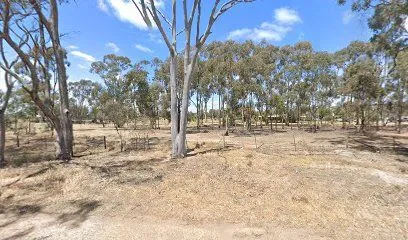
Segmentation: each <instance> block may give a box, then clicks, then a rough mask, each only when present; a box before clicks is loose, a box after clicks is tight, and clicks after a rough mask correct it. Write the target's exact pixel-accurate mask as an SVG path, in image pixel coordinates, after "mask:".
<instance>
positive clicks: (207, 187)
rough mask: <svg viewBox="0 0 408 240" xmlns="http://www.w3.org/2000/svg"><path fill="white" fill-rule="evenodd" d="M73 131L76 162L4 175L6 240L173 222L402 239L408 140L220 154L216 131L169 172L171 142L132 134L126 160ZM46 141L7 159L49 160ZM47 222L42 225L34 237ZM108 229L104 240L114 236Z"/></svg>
mask: <svg viewBox="0 0 408 240" xmlns="http://www.w3.org/2000/svg"><path fill="white" fill-rule="evenodd" d="M75 130H76V132H75V133H76V145H75V150H76V155H78V156H80V157H77V158H75V159H74V160H73V161H72V162H71V163H69V164H61V163H59V162H56V161H48V160H47V161H45V160H40V161H35V162H36V163H32V162H33V161H27V162H31V163H25V164H23V165H22V167H9V168H6V169H2V170H0V189H1V192H0V219H1V220H0V235H1V236H12V235H13V234H15V231H16V230H19V231H17V232H18V233H21V234H20V235H18V237H23V238H24V237H25V238H28V239H31V238H33V237H45V236H48V235H47V234H49V235H50V236H51V238H52V239H55V238H56V239H59V238H61V239H67V238H63V237H62V236H67V235H62V233H61V232H58V231H57V230H56V229H60V228H64V229H68V230H67V231H68V233H64V234H73V235H72V236H76V237H77V238H84V237H85V235H84V234H86V233H87V232H89V231H90V229H89V228H92V226H93V225H92V224H94V225H95V224H96V223H98V222H101V221H102V219H108V220H106V222H103V223H104V224H107V225H112V226H116V225H115V224H114V223H110V220H109V219H116V220H118V221H119V223H121V222H123V224H125V223H128V222H131V224H136V225H137V224H142V223H143V221H146V220H145V219H143V220H141V219H140V217H141V216H145V217H150V218H153V219H155V220H154V221H153V223H155V224H156V223H157V221H159V220H160V221H163V220H165V221H169V220H171V221H176V222H177V224H179V225H180V224H181V227H180V229H184V230H186V229H189V226H207V225H209V224H210V225H211V226H225V225H228V226H240V227H234V235H233V236H234V238H265V239H268V238H273V237H271V236H277V235H273V234H274V233H275V234H276V232H277V231H278V232H279V234H278V236H280V238H283V239H285V238H286V239H298V238H307V239H323V238H326V239H358V238H360V239H407V238H408V173H407V170H406V169H407V168H408V157H407V152H404V151H406V150H407V147H408V145H407V138H406V137H404V136H403V137H400V138H397V139H393V138H392V137H391V139H392V141H388V140H387V138H388V137H387V136H388V135H387V133H384V132H383V133H381V134H380V135H379V136H363V135H355V134H351V133H350V132H341V131H323V132H319V133H316V134H312V133H306V132H303V131H288V132H281V133H271V134H269V133H268V132H267V131H257V132H255V134H247V133H245V132H242V131H238V130H237V131H234V132H233V133H232V134H230V136H228V137H226V138H225V141H226V144H227V147H226V148H225V149H224V148H222V146H223V139H222V137H221V132H222V131H221V130H220V131H218V130H210V131H207V132H197V131H194V130H191V131H190V134H189V136H188V145H189V147H190V148H191V149H192V150H193V151H192V152H191V153H190V155H189V157H187V158H185V159H180V160H177V161H169V159H168V155H169V150H170V145H169V139H168V135H169V130H156V131H148V130H137V131H133V130H129V131H128V132H127V133H126V134H127V135H126V136H125V139H126V143H127V146H126V149H127V150H126V151H125V152H122V153H121V152H120V151H119V150H120V148H119V138H118V136H117V135H116V133H115V131H114V130H113V129H112V128H105V129H102V128H101V127H100V126H94V125H78V126H75ZM138 134H139V137H140V136H146V135H147V134H148V135H149V138H150V140H149V142H150V143H149V148H147V147H146V148H145V147H144V146H143V144H139V145H138V146H136V145H135V142H134V141H132V139H133V140H134V138H135V137H137V135H138ZM46 135H49V133H44V134H37V135H34V136H30V138H31V139H30V141H29V142H30V143H29V144H27V145H23V146H22V147H21V148H20V149H13V151H14V152H13V153H11V154H14V153H19V152H22V151H23V149H25V148H26V147H28V148H29V149H32V152H31V154H37V155H38V156H41V155H43V154H52V152H53V149H51V148H49V147H48V145H47V144H45V143H44V142H46V141H49V143H52V138H51V137H50V136H46ZM348 135H349V139H348V145H349V148H346V141H347V136H348ZM103 136H106V137H107V139H108V149H106V150H105V149H104V147H103ZM255 136H256V142H255ZM36 139H39V140H38V141H37V140H36ZM12 142H13V141H11V142H10V144H11V143H12ZM395 142H396V143H395ZM139 143H140V142H139ZM33 144H34V145H35V144H37V145H35V146H33ZM295 145H296V150H295ZM373 146H374V147H373ZM34 149H37V150H36V151H35V150H34ZM394 150H395V151H394ZM8 156H9V157H10V156H11V155H10V153H9V155H8ZM11 158H13V156H11ZM30 219H31V220H30ZM32 219H36V220H37V221H38V223H33V222H29V221H32ZM44 219H47V224H46V225H45V226H46V227H45V229H41V231H40V230H39V229H38V224H39V223H40V222H41V221H42V220H44ZM129 219H130V221H129ZM131 219H133V220H131ZM135 219H136V220H135ZM44 221H45V220H44ZM149 221H150V220H149ZM88 223H89V224H90V223H92V224H91V225H88ZM149 223H150V225H151V224H152V223H151V222H149ZM123 224H122V225H123ZM172 224H173V223H172ZM177 224H176V225H177ZM186 224H187V225H186ZM96 225H97V224H96ZM173 225H174V224H173ZM31 226H32V227H33V228H31ZM36 226H37V229H36V228H35V227H36ZM152 226H153V225H152ZM160 226H161V225H160ZM121 227H123V226H121ZM105 228H106V229H102V230H103V231H102V230H101V231H102V232H104V234H109V233H108V231H112V230H108V229H109V226H105ZM211 228H214V227H211ZM247 228H248V229H249V230H248V229H247ZM47 229H48V230H47ZM78 229H80V230H78ZM141 229H143V228H141ZM214 229H215V228H214ZM217 229H218V228H217ZM243 229H247V230H248V231H249V233H248V231H247V230H245V231H244V230H243ZM277 229H279V230H277ZM20 230H21V231H20ZM139 230H140V229H139ZM78 231H80V232H78ZM127 231H128V230H126V231H121V234H124V235H123V237H121V238H125V239H126V238H132V237H131V236H135V235H131V234H135V232H137V229H133V232H132V231H130V232H129V233H127ZM140 231H142V230H140ZM146 231H147V230H146ZM157 231H161V230H157ZM180 231H181V230H180ZM217 231H218V230H217ZM242 231H243V232H242ZM184 233H185V232H184ZM194 233H197V231H196V230H194ZM295 233H296V234H295ZM111 234H112V232H111ZM115 234H116V233H115ZM126 234H129V235H126ZM186 234H187V233H186ZM99 236H100V237H106V238H108V237H107V236H109V235H99ZM121 236H122V235H121ZM197 236H200V235H197ZM202 236H203V238H207V239H208V238H209V239H211V238H216V237H214V235H208V236H207V235H202ZM217 236H218V235H217ZM302 236H303V237H302ZM305 236H308V237H305ZM311 236H314V238H312V237H311ZM153 238H154V237H153ZM94 239H97V238H96V237H95V238H94ZM220 239H223V238H220Z"/></svg>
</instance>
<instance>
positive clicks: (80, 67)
mask: <svg viewBox="0 0 408 240" xmlns="http://www.w3.org/2000/svg"><path fill="white" fill-rule="evenodd" d="M78 68H79V69H89V67H88V66H85V65H84V64H80V63H79V64H78Z"/></svg>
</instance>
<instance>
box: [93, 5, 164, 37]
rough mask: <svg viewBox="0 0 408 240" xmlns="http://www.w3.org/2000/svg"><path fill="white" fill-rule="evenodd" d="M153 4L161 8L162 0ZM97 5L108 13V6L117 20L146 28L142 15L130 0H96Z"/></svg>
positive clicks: (162, 6)
mask: <svg viewBox="0 0 408 240" xmlns="http://www.w3.org/2000/svg"><path fill="white" fill-rule="evenodd" d="M155 5H156V7H157V8H160V9H163V8H164V1H163V0H161V1H157V0H156V1H155ZM98 7H99V9H101V10H102V11H104V12H106V13H108V12H109V8H111V9H112V11H113V13H114V14H115V16H116V17H117V18H119V20H121V21H122V22H127V23H130V24H132V25H133V26H135V27H137V28H139V29H142V30H147V29H148V27H147V25H146V23H145V22H144V20H143V18H142V16H140V14H139V12H138V11H137V8H136V7H135V5H134V3H133V2H132V1H128V0H98Z"/></svg>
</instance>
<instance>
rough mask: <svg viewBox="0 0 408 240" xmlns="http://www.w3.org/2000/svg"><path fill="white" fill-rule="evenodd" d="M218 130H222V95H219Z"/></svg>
mask: <svg viewBox="0 0 408 240" xmlns="http://www.w3.org/2000/svg"><path fill="white" fill-rule="evenodd" d="M218 128H221V93H218Z"/></svg>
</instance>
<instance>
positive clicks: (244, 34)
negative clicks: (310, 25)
mask: <svg viewBox="0 0 408 240" xmlns="http://www.w3.org/2000/svg"><path fill="white" fill-rule="evenodd" d="M301 22H302V19H301V18H300V17H299V15H298V14H297V12H296V11H295V10H291V9H288V8H279V9H276V10H275V21H274V22H263V23H262V24H261V25H260V26H259V27H255V28H242V29H237V30H235V31H232V32H230V33H229V34H228V39H235V40H254V41H261V40H267V41H281V40H283V38H285V36H286V35H287V34H288V33H289V32H290V31H292V25H294V24H295V23H301Z"/></svg>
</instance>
